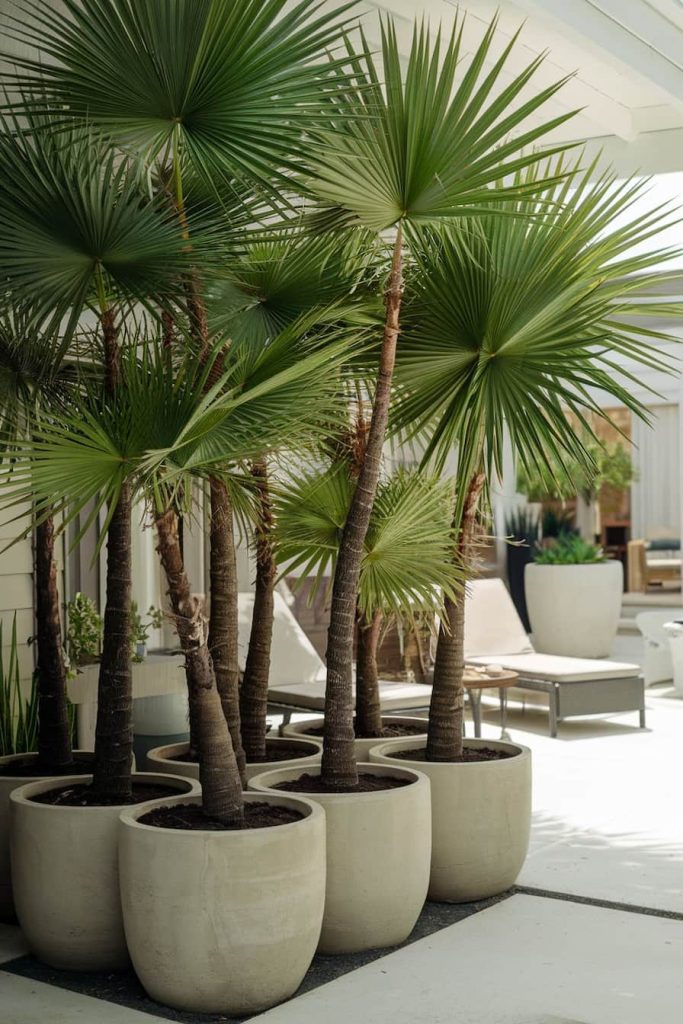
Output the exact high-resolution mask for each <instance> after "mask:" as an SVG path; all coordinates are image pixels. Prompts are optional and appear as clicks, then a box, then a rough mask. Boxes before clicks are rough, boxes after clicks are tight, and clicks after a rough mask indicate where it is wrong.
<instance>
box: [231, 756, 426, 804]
mask: <svg viewBox="0 0 683 1024" xmlns="http://www.w3.org/2000/svg"><path fill="white" fill-rule="evenodd" d="M356 767H357V768H358V770H359V772H363V773H367V774H369V775H380V774H383V773H385V770H386V769H387V768H388V769H389V770H390V773H394V774H395V775H398V776H399V777H400V776H405V775H409V776H411V782H410V785H420V784H422V785H424V784H426V785H427V786H429V784H430V783H429V777H428V776H427V775H425V773H424V772H421V771H419V769H416V768H413V767H412V765H406V766H405V767H404V766H403V765H396V766H395V767H394V765H387V764H378V763H377V762H372V763H371V762H370V761H359V762H357V764H356ZM321 771H322V767H321V765H309V767H308V768H304V769H303V770H302V769H301V768H298V767H296V766H295V765H294V766H290V767H288V768H274V769H272V770H271V771H268V772H261V774H260V775H254V776H253V777H252V778H251V779H250V780H249V789H250V790H251V789H252V787H256V788H257V792H259V793H263V792H267V793H274V790H273V789H270V788H269V780H270V778H272V777H273V776H275V775H278V776H283V775H284V776H285V778H286V777H287V776H289V777H290V778H296V776H297V775H304V774H306V775H320V774H321ZM285 778H279V779H278V782H284V781H285ZM404 788H405V787H404V786H400V787H398V788H396V789H375V790H371V791H370V792H369V793H306V792H304V793H301V796H303V797H306V798H307V799H309V800H311V801H313V802H315V801H317V800H318V799H319V798H321V799H322V800H325V801H327V800H330V799H333V800H340V801H342V800H351V799H354V798H355V799H356V800H359V799H363V800H366V801H370V800H383V799H384V800H386V799H387V796H388V795H392V794H394V793H400V792H401V791H402V790H403V789H404ZM295 796H297V797H298V796H299V793H296V794H295Z"/></svg>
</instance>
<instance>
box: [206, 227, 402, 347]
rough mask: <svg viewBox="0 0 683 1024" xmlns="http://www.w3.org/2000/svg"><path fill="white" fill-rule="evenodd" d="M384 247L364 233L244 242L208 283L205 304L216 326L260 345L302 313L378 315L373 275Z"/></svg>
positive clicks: (355, 316)
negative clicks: (221, 275)
mask: <svg viewBox="0 0 683 1024" xmlns="http://www.w3.org/2000/svg"><path fill="white" fill-rule="evenodd" d="M381 259H382V252H381V250H380V249H379V248H378V246H377V244H376V242H375V241H374V240H373V239H372V237H368V236H367V233H361V232H357V233H355V234H352V235H350V236H349V237H347V238H346V239H344V240H340V239H339V238H335V237H334V236H330V235H317V236H316V235H313V236H311V235H309V234H307V233H304V232H301V231H296V232H290V233H289V234H288V235H286V236H283V237H282V238H281V239H278V240H271V241H269V242H262V243H257V244H255V245H251V246H248V247H247V248H246V249H245V252H244V254H243V255H242V256H241V257H240V258H238V259H236V260H234V261H232V262H231V263H229V264H228V265H227V268H226V270H225V273H226V276H227V280H225V281H221V282H216V283H215V284H213V285H212V287H211V289H210V293H209V296H208V299H207V309H208V313H209V319H210V323H211V326H212V327H213V329H214V330H216V331H219V330H222V331H225V332H226V333H227V334H229V335H230V337H231V338H232V339H233V340H234V341H250V342H251V343H252V344H256V345H261V344H263V343H264V342H266V341H267V340H268V338H270V337H271V336H272V335H273V334H276V333H277V332H278V331H281V330H283V329H284V328H285V327H287V326H288V325H289V324H291V323H292V322H293V321H294V320H296V319H297V318H298V317H300V316H302V315H306V314H309V313H310V312H311V311H313V310H315V309H316V308H319V309H324V308H325V307H328V306H329V305H331V304H333V303H334V304H336V305H337V308H338V310H339V314H340V316H341V317H342V318H343V319H345V320H347V321H348V320H349V318H352V319H354V320H355V321H356V322H357V321H358V320H359V319H360V320H362V319H363V318H365V320H366V321H368V320H369V318H370V317H371V316H374V318H375V320H378V319H379V313H380V308H379V299H378V297H377V292H378V288H377V274H378V270H379V268H380V267H381V266H382V263H381Z"/></svg>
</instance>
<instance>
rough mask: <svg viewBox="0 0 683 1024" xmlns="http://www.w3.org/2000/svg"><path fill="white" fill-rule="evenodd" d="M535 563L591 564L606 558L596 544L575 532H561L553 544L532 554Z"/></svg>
mask: <svg viewBox="0 0 683 1024" xmlns="http://www.w3.org/2000/svg"><path fill="white" fill-rule="evenodd" d="M534 561H535V562H536V564H537V565H592V564H595V563H597V562H605V561H607V559H606V558H605V555H604V553H603V551H602V548H599V547H598V546H597V545H596V544H591V543H590V542H589V541H586V540H584V539H583V538H582V537H578V536H577V535H576V534H567V533H564V534H561V535H560V536H559V537H558V539H557V541H556V542H555V543H554V544H551V545H549V546H548V547H547V548H543V549H542V550H539V551H538V552H537V553H536V555H535V556H534Z"/></svg>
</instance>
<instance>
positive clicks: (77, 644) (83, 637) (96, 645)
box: [66, 591, 102, 675]
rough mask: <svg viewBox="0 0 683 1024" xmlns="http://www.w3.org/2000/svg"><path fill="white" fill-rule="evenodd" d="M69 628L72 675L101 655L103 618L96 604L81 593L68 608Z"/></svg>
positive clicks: (68, 642)
mask: <svg viewBox="0 0 683 1024" xmlns="http://www.w3.org/2000/svg"><path fill="white" fill-rule="evenodd" d="M66 608H67V616H68V622H69V626H68V629H67V632H66V646H67V653H68V655H69V662H70V666H71V673H72V675H73V674H75V671H78V668H79V666H81V665H92V664H93V663H94V662H96V661H97V659H98V657H99V655H100V646H101V643H102V616H101V615H100V614H99V612H98V611H97V608H96V607H95V602H94V601H92V600H91V599H90V598H89V597H87V596H86V595H85V594H82V593H81V592H80V591H78V593H76V594H75V595H74V597H73V599H72V600H71V601H69V603H68V604H67V606H66Z"/></svg>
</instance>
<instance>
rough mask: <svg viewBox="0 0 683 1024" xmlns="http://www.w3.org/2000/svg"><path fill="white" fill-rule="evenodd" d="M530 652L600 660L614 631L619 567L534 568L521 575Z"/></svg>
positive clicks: (620, 585)
mask: <svg viewBox="0 0 683 1024" xmlns="http://www.w3.org/2000/svg"><path fill="white" fill-rule="evenodd" d="M524 588H525V593H526V603H527V609H528V611H529V621H530V622H531V631H532V633H533V639H534V647H535V648H536V650H537V651H539V652H541V653H543V654H562V655H566V656H567V657H570V658H606V657H607V656H608V655H609V654H610V651H611V649H612V644H613V643H614V638H615V636H616V635H617V629H618V627H619V616H620V615H621V600H622V596H623V591H624V569H623V566H622V564H621V562H617V561H608V562H595V563H592V564H590V563H589V564H586V565H539V564H538V563H537V562H531V563H530V564H529V565H527V567H526V571H525V575H524Z"/></svg>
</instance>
